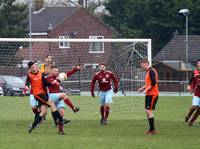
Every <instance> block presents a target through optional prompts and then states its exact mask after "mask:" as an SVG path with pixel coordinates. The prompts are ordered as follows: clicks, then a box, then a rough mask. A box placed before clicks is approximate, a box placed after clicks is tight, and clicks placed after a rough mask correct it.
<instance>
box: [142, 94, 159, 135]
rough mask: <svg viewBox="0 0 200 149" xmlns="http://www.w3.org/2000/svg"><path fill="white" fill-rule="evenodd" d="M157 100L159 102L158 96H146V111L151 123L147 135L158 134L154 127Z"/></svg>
mask: <svg viewBox="0 0 200 149" xmlns="http://www.w3.org/2000/svg"><path fill="white" fill-rule="evenodd" d="M157 100H158V96H153V95H146V99H145V109H146V114H147V119H148V123H149V130H148V131H147V132H146V134H147V135H154V134H155V133H156V130H155V125H154V115H153V110H155V106H156V103H157Z"/></svg>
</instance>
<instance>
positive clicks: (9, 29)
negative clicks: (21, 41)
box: [0, 0, 28, 38]
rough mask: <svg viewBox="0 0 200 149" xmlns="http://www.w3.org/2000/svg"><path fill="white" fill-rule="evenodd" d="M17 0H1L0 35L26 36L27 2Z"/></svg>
mask: <svg viewBox="0 0 200 149" xmlns="http://www.w3.org/2000/svg"><path fill="white" fill-rule="evenodd" d="M14 2H15V0H0V20H1V21H0V37H1V38H2V37H25V36H26V33H27V21H26V20H27V16H28V15H27V13H26V11H25V10H26V5H25V4H15V3H14Z"/></svg>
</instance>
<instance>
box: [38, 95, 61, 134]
mask: <svg viewBox="0 0 200 149" xmlns="http://www.w3.org/2000/svg"><path fill="white" fill-rule="evenodd" d="M35 98H36V99H37V100H38V101H40V102H41V103H42V104H44V105H48V106H50V107H51V111H52V112H53V114H54V115H55V117H56V118H57V119H58V131H59V132H62V134H64V127H63V118H62V116H61V115H60V113H59V112H58V110H57V109H56V106H55V104H54V102H53V101H52V100H50V99H49V97H48V95H46V94H39V95H36V96H35Z"/></svg>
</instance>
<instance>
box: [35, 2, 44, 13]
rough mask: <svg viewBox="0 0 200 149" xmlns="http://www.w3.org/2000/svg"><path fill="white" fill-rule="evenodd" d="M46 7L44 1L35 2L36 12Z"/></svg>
mask: <svg viewBox="0 0 200 149" xmlns="http://www.w3.org/2000/svg"><path fill="white" fill-rule="evenodd" d="M43 7H44V0H35V10H36V11H39V10H40V9H42V8H43Z"/></svg>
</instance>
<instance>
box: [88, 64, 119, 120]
mask: <svg viewBox="0 0 200 149" xmlns="http://www.w3.org/2000/svg"><path fill="white" fill-rule="evenodd" d="M99 70H100V71H98V72H97V73H96V74H95V75H94V77H93V79H92V82H91V95H92V97H95V95H94V86H95V83H96V81H98V83H99V90H100V94H99V96H100V104H101V106H100V113H101V120H100V124H107V119H108V115H109V111H110V104H111V103H112V96H113V89H112V86H111V82H112V81H113V82H114V85H115V87H114V93H117V91H118V81H117V78H116V77H115V76H114V74H113V73H112V72H111V71H108V70H106V65H105V64H103V63H101V64H99Z"/></svg>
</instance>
